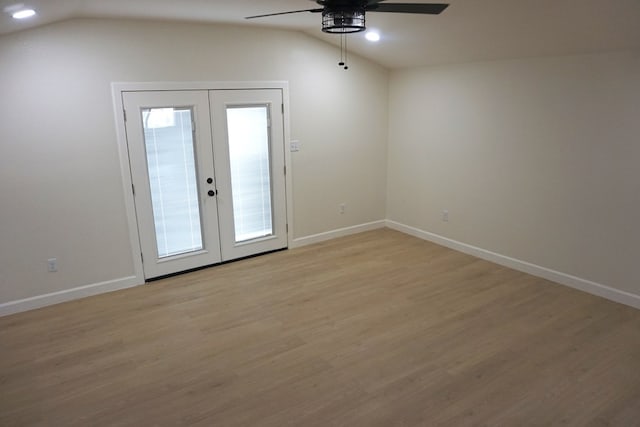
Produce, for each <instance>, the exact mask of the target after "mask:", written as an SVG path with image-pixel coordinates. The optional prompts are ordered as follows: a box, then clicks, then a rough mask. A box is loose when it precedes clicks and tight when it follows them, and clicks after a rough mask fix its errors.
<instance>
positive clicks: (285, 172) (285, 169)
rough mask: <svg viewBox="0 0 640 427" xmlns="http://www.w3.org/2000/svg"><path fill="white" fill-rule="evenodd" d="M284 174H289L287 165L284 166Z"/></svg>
mask: <svg viewBox="0 0 640 427" xmlns="http://www.w3.org/2000/svg"><path fill="white" fill-rule="evenodd" d="M284 174H285V175H286V174H287V165H284Z"/></svg>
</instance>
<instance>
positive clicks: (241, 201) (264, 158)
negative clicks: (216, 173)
mask: <svg viewBox="0 0 640 427" xmlns="http://www.w3.org/2000/svg"><path fill="white" fill-rule="evenodd" d="M227 130H228V132H229V161H230V166H231V192H232V194H233V223H234V227H235V241H236V242H242V241H246V240H251V239H255V238H258V237H264V236H269V235H271V234H273V225H272V223H271V176H270V161H269V159H270V157H269V111H268V108H267V106H250V107H230V108H227Z"/></svg>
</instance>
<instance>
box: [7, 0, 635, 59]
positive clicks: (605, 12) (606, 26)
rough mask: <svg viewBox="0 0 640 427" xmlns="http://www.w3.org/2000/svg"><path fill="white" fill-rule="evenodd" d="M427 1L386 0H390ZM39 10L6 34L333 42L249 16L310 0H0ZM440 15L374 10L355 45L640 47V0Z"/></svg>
mask: <svg viewBox="0 0 640 427" xmlns="http://www.w3.org/2000/svg"><path fill="white" fill-rule="evenodd" d="M394 2H395V3H398V2H402V3H422V2H427V1H421V0H418V1H416V0H402V1H398V0H388V3H394ZM445 2H446V0H445ZM16 3H24V4H25V6H29V7H32V8H34V9H36V10H37V12H38V15H37V16H36V17H35V18H32V20H25V21H16V20H13V19H12V18H11V17H10V16H9V14H7V13H1V14H0V15H1V16H0V34H2V33H11V32H14V31H20V30H23V29H26V28H30V27H33V26H39V25H45V24H48V23H52V22H56V21H61V20H65V19H69V18H75V17H121V18H136V19H155V20H168V21H192V22H200V23H203V22H204V23H212V24H215V23H226V24H238V25H251V26H263V27H273V28H281V29H290V30H294V31H302V32H304V33H307V34H309V35H311V36H313V37H317V38H319V39H322V40H325V41H327V42H329V43H334V44H339V36H336V35H327V34H324V33H322V32H321V31H320V19H321V17H320V15H319V14H312V13H300V14H291V15H282V16H276V17H269V18H263V19H256V20H250V21H247V20H245V19H244V17H245V16H249V15H256V14H263V13H273V12H280V11H288V10H298V9H308V8H313V7H315V6H317V5H315V3H314V2H312V1H311V0H135V1H134V0H15V1H14V0H0V7H1V9H2V10H4V9H5V8H7V7H10V6H12V5H14V4H16ZM448 3H450V7H449V8H448V9H447V10H445V12H444V13H442V14H441V15H439V16H429V15H407V14H392V13H368V14H367V27H368V28H370V29H376V30H378V31H379V32H380V34H381V40H380V41H379V42H378V43H371V42H368V41H366V40H365V38H364V36H363V34H361V33H359V34H356V35H351V36H349V40H348V42H349V49H350V50H352V51H354V52H356V53H358V54H360V55H362V56H365V57H367V58H369V59H371V60H373V61H375V62H377V63H379V64H382V65H384V66H386V67H388V68H401V67H409V66H420V65H434V64H442V63H454V62H470V61H481V60H494V59H505V58H519V57H530V56H545V55H563V54H574V53H588V52H597V51H603V50H618V49H640V0H535V1H532V0H449V1H448Z"/></svg>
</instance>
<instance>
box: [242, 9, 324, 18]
mask: <svg viewBox="0 0 640 427" xmlns="http://www.w3.org/2000/svg"><path fill="white" fill-rule="evenodd" d="M323 10H324V9H318V8H316V9H303V10H291V11H289V12H278V13H267V14H266V15H255V16H247V17H245V18H244V19H254V18H265V17H267V16H276V15H289V14H291V13H301V12H313V13H317V12H322V11H323Z"/></svg>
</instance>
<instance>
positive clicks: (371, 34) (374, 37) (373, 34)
mask: <svg viewBox="0 0 640 427" xmlns="http://www.w3.org/2000/svg"><path fill="white" fill-rule="evenodd" d="M364 36H365V37H366V39H367V40H369V41H370V42H377V41H379V40H380V34H379V33H378V32H377V31H368V32H367V34H365V35H364Z"/></svg>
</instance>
